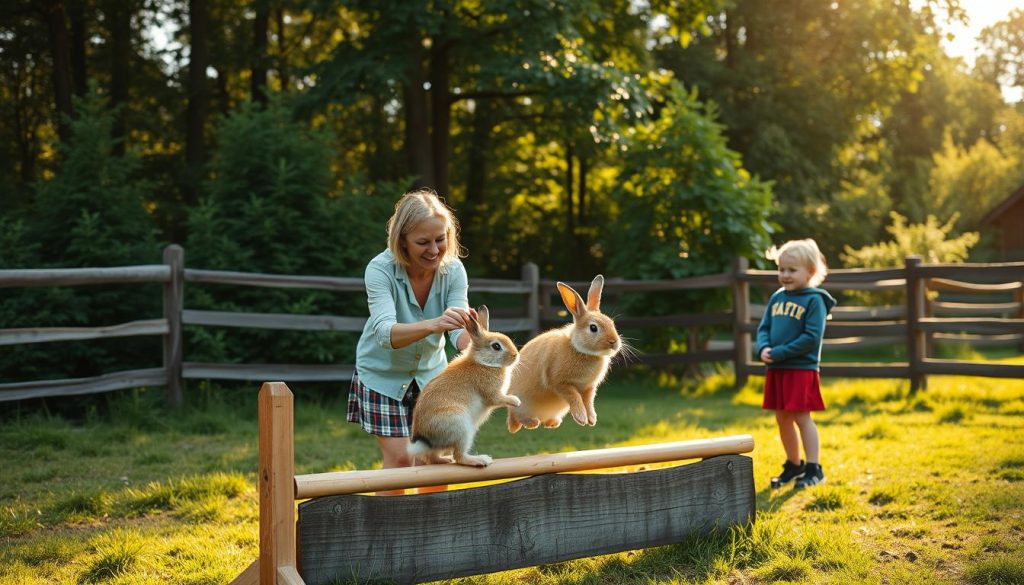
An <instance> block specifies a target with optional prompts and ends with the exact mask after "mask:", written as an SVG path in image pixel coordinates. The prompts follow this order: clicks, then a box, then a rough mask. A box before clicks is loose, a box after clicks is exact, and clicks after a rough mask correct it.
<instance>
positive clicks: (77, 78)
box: [68, 0, 88, 96]
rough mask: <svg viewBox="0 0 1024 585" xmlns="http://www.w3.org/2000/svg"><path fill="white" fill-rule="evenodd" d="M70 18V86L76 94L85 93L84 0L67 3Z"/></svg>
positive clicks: (73, 0)
mask: <svg viewBox="0 0 1024 585" xmlns="http://www.w3.org/2000/svg"><path fill="white" fill-rule="evenodd" d="M68 18H69V19H70V20H71V87H72V89H73V91H74V92H75V95H77V96H83V95H85V92H86V90H87V89H88V87H87V80H88V77H87V73H86V69H85V39H86V35H87V34H88V31H87V30H86V21H85V0H71V2H70V3H69V4H68Z"/></svg>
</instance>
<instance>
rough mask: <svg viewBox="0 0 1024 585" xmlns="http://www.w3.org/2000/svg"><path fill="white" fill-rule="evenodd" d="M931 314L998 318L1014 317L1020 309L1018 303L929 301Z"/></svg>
mask: <svg viewBox="0 0 1024 585" xmlns="http://www.w3.org/2000/svg"><path fill="white" fill-rule="evenodd" d="M931 307H932V314H933V315H936V316H938V315H942V316H957V317H964V316H971V315H997V316H1000V317H1008V316H1010V315H1013V316H1016V315H1017V313H1018V312H1019V311H1020V309H1021V304H1020V303H954V302H950V301H931Z"/></svg>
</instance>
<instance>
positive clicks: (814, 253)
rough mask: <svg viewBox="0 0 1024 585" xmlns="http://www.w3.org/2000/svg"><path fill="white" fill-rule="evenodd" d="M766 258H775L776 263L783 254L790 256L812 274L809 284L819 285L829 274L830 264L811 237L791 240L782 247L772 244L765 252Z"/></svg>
mask: <svg viewBox="0 0 1024 585" xmlns="http://www.w3.org/2000/svg"><path fill="white" fill-rule="evenodd" d="M764 256H765V258H768V259H769V260H773V261H774V262H775V264H776V265H778V263H779V259H780V258H782V257H783V256H789V257H790V258H792V259H794V260H796V261H797V262H799V263H800V264H802V265H803V266H804V267H805V268H807V272H809V273H810V274H811V278H810V280H808V281H807V284H808V285H810V286H818V285H819V284H821V283H822V281H824V280H825V277H826V276H828V266H827V265H826V264H825V255H824V254H822V253H821V250H819V249H818V244H817V242H815V241H814V240H812V239H810V238H806V239H803V240H790V241H788V242H786V243H785V244H782V246H781V247H778V248H777V247H775V246H772V247H771V248H769V249H768V251H767V252H765V253H764Z"/></svg>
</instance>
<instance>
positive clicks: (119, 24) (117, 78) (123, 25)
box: [107, 2, 132, 156]
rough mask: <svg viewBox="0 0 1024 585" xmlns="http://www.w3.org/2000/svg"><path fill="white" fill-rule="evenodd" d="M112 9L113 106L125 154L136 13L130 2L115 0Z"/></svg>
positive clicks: (117, 145) (117, 149)
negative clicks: (132, 39)
mask: <svg viewBox="0 0 1024 585" xmlns="http://www.w3.org/2000/svg"><path fill="white" fill-rule="evenodd" d="M110 6H111V10H110V12H109V13H108V14H107V18H108V19H109V26H110V54H111V61H110V106H111V107H112V108H115V110H114V111H115V118H114V127H113V129H112V134H113V137H114V153H115V154H116V155H118V156H120V155H123V154H124V148H125V144H124V143H125V136H126V134H127V132H126V129H125V120H124V111H123V110H124V107H122V108H121V110H120V111H118V110H117V109H116V108H117V107H118V106H127V104H128V63H129V59H130V56H131V51H132V48H131V34H132V30H131V28H132V13H131V9H130V8H129V6H128V5H127V3H126V2H111V3H110Z"/></svg>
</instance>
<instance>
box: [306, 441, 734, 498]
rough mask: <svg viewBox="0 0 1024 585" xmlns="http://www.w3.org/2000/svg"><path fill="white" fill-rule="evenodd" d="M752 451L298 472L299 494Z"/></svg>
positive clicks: (608, 452) (675, 449)
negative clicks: (484, 464)
mask: <svg viewBox="0 0 1024 585" xmlns="http://www.w3.org/2000/svg"><path fill="white" fill-rule="evenodd" d="M753 450H754V439H753V437H751V436H750V435H732V436H727V437H715V438H711V439H697V440H691V441H673V442H669V443H654V444H648V445H630V446H628V447H610V448H607V449H589V450H586V451H569V452H565V453H549V454H546V455H527V456H524V457H509V458H506V459H495V460H494V463H492V464H491V465H489V466H488V467H482V468H476V467H467V466H465V465H456V464H454V463H448V464H443V465H420V466H417V467H399V468H394V469H376V470H370V471H366V470H356V471H332V472H329V473H313V474H308V475H297V476H295V498H296V499H299V500H302V499H306V498H315V497H320V496H334V495H341V494H357V493H364V492H378V491H386V490H398V489H406V488H414V487H423V486H432V485H449V484H458V483H472V482H478V481H492V480H497V479H512V478H515V477H526V476H530V475H540V474H543V473H559V472H566V471H586V470H590V469H606V468H609V467H625V466H628V465H643V464H647V463H663V462H666V461H682V460H684V459H697V458H704V457H714V456H716V455H734V454H738V453H749V452H750V451H753Z"/></svg>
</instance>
